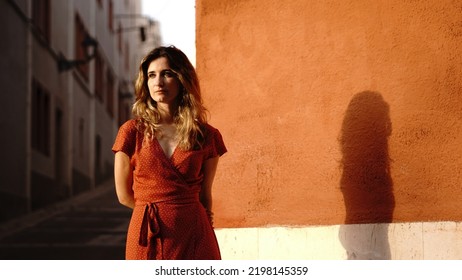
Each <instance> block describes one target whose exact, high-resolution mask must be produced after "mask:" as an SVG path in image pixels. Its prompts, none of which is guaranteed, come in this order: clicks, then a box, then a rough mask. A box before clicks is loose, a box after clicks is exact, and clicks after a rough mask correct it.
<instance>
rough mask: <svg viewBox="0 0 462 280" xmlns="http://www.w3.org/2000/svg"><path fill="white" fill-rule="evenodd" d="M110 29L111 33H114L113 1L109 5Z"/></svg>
mask: <svg viewBox="0 0 462 280" xmlns="http://www.w3.org/2000/svg"><path fill="white" fill-rule="evenodd" d="M107 10H108V17H107V18H108V28H109V31H114V6H113V4H112V0H109V5H108V9H107Z"/></svg>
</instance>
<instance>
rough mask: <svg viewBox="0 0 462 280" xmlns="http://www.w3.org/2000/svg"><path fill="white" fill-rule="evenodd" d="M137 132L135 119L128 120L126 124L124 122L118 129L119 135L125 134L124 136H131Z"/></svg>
mask: <svg viewBox="0 0 462 280" xmlns="http://www.w3.org/2000/svg"><path fill="white" fill-rule="evenodd" d="M137 131H138V124H137V120H136V119H130V120H128V121H126V122H124V123H123V124H122V125H121V126H120V127H119V132H120V133H125V134H133V133H136V132H137Z"/></svg>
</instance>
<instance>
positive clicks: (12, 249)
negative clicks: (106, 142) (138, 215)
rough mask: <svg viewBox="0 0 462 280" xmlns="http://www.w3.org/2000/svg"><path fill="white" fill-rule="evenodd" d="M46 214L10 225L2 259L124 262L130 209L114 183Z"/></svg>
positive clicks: (1, 239) (0, 243) (1, 242)
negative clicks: (119, 260) (122, 199)
mask: <svg viewBox="0 0 462 280" xmlns="http://www.w3.org/2000/svg"><path fill="white" fill-rule="evenodd" d="M43 212H44V211H42V214H41V215H36V216H37V217H38V218H36V219H35V218H34V216H33V215H32V216H31V217H29V219H23V220H24V221H23V222H22V223H23V224H21V222H17V221H13V222H11V223H10V224H12V225H13V226H10V229H9V231H10V232H9V233H7V234H5V232H7V231H6V230H4V232H3V234H1V235H0V259H3V260H61V259H62V260H117V259H124V254H125V235H126V230H127V227H128V223H129V219H130V214H131V210H130V209H128V208H125V207H123V206H121V205H120V204H119V203H118V201H117V198H116V195H115V191H114V185H113V181H112V180H110V181H108V182H106V183H105V184H103V185H101V186H99V187H97V188H96V189H95V190H92V191H90V192H89V193H87V194H84V195H80V197H79V198H78V199H74V200H72V201H69V202H67V203H62V204H61V205H60V207H54V208H50V210H48V212H49V213H48V214H46V213H43ZM34 219H35V221H34ZM38 220H39V221H38ZM37 221H38V222H37ZM15 222H16V225H15ZM24 223H27V224H26V225H24ZM15 226H17V229H19V230H14V227H15ZM11 227H13V229H11Z"/></svg>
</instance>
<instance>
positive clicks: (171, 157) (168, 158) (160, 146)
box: [155, 138, 178, 161]
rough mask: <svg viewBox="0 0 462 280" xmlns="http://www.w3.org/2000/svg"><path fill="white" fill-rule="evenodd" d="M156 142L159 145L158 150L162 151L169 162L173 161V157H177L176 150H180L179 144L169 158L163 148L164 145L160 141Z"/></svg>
mask: <svg viewBox="0 0 462 280" xmlns="http://www.w3.org/2000/svg"><path fill="white" fill-rule="evenodd" d="M155 140H156V141H155V142H156V143H157V148H159V149H160V151H161V152H162V154H163V155H164V157H165V158H166V159H167V160H169V161H173V156H174V155H175V153H176V150H177V149H178V144H176V146H175V148H173V152H172V154H171V155H170V156H169V155H168V154H167V153H166V152H165V151H164V148H162V145H161V144H160V142H159V139H157V138H155Z"/></svg>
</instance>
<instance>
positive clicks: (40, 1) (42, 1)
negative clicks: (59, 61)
mask: <svg viewBox="0 0 462 280" xmlns="http://www.w3.org/2000/svg"><path fill="white" fill-rule="evenodd" d="M50 14H51V13H50V0H34V1H32V22H33V23H34V25H35V27H37V30H38V31H39V32H40V33H41V34H42V35H43V37H44V38H45V39H46V40H47V41H50Z"/></svg>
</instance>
